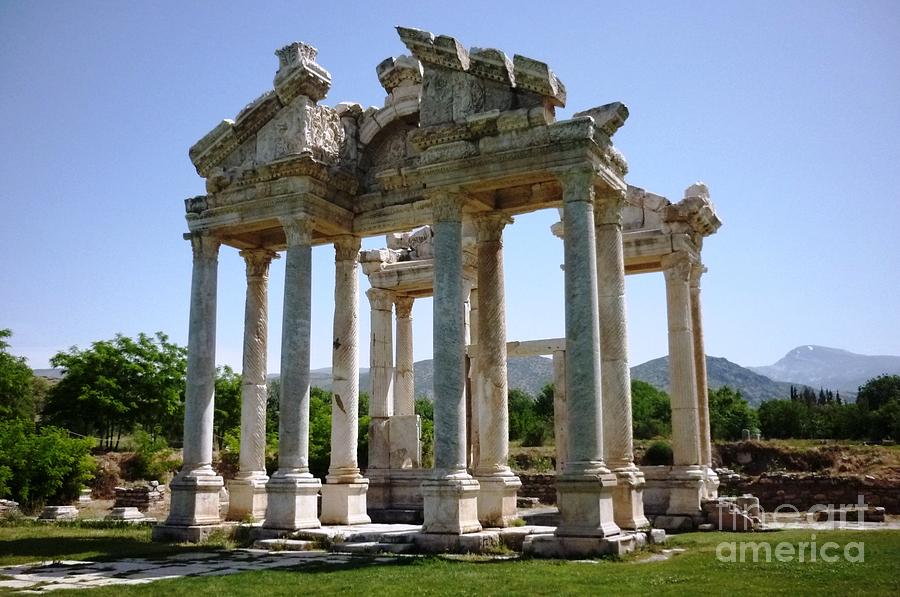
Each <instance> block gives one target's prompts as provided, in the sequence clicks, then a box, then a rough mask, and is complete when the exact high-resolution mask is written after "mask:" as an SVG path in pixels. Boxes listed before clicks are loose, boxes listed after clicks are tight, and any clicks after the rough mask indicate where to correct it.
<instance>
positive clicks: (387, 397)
mask: <svg viewBox="0 0 900 597" xmlns="http://www.w3.org/2000/svg"><path fill="white" fill-rule="evenodd" d="M366 296H367V297H368V298H369V304H370V305H371V307H372V324H371V328H372V329H371V342H370V348H371V350H370V351H369V363H370V376H371V379H372V382H371V383H372V395H371V396H370V397H369V414H370V415H371V416H372V417H373V418H387V417H390V416H391V415H392V414H394V356H393V352H394V333H393V327H394V322H393V312H392V310H393V307H394V293H393V292H391V291H389V290H383V289H381V288H370V289H369V290H367V291H366Z"/></svg>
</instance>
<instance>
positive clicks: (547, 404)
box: [534, 383, 553, 425]
mask: <svg viewBox="0 0 900 597" xmlns="http://www.w3.org/2000/svg"><path fill="white" fill-rule="evenodd" d="M534 414H536V415H537V416H538V418H540V419H541V420H542V421H545V422H547V423H549V424H551V425H552V424H553V384H552V383H548V384H547V385H545V386H544V387H543V388H541V391H540V393H539V394H538V395H537V398H535V400H534Z"/></svg>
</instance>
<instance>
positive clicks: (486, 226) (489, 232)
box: [474, 213, 513, 242]
mask: <svg viewBox="0 0 900 597" xmlns="http://www.w3.org/2000/svg"><path fill="white" fill-rule="evenodd" d="M512 222H513V219H512V218H511V217H509V216H507V215H506V214H500V213H491V214H487V215H483V216H478V217H476V218H475V220H474V223H475V231H476V232H477V234H478V242H486V241H498V240H500V239H502V238H503V229H504V228H505V227H506V225H507V224H512Z"/></svg>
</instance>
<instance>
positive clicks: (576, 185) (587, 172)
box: [556, 166, 596, 203]
mask: <svg viewBox="0 0 900 597" xmlns="http://www.w3.org/2000/svg"><path fill="white" fill-rule="evenodd" d="M556 178H557V179H558V180H559V183H560V184H561V185H562V189H563V201H564V202H565V203H569V202H570V201H591V202H593V201H594V180H595V178H596V175H595V173H594V170H593V168H589V167H586V166H582V167H578V168H567V169H565V170H559V171H557V172H556Z"/></svg>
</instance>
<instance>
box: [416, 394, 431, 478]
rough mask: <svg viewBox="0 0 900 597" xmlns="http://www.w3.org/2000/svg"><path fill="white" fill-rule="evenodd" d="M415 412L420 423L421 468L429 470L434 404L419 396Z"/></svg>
mask: <svg viewBox="0 0 900 597" xmlns="http://www.w3.org/2000/svg"><path fill="white" fill-rule="evenodd" d="M415 410H416V414H417V415H419V417H420V418H421V421H422V439H421V441H422V467H423V468H430V467H432V466H434V402H432V401H431V400H429V399H428V398H425V397H424V396H420V397H418V398H416V406H415Z"/></svg>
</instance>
